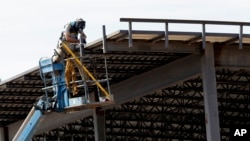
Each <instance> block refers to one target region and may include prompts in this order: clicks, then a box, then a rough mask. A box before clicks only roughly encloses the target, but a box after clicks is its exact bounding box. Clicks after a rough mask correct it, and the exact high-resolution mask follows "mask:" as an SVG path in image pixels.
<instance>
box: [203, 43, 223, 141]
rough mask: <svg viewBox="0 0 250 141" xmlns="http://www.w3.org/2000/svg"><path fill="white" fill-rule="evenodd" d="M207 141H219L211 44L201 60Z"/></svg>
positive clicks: (207, 45)
mask: <svg viewBox="0 0 250 141" xmlns="http://www.w3.org/2000/svg"><path fill="white" fill-rule="evenodd" d="M201 63H202V80H203V91H204V106H205V122H206V133H207V141H220V125H219V112H218V100H217V97H218V96H217V88H216V76H215V67H214V49H213V44H209V43H207V44H206V48H205V51H204V54H203V55H202V59H201Z"/></svg>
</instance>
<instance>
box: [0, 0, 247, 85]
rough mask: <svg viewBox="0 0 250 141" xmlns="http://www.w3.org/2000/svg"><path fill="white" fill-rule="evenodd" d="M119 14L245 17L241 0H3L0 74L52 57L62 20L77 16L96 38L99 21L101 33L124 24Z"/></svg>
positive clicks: (90, 38)
mask: <svg viewBox="0 0 250 141" xmlns="http://www.w3.org/2000/svg"><path fill="white" fill-rule="evenodd" d="M122 17H126V18H161V19H190V20H223V21H242V22H250V19H249V17H250V15H249V4H248V3H247V0H237V1H236V0H5V1H1V4H0V19H1V20H0V41H1V47H0V48H1V51H0V78H1V79H2V80H6V79H9V78H11V77H13V76H15V75H18V74H20V73H22V72H24V71H27V70H29V69H31V68H33V67H36V66H38V61H39V59H40V58H41V57H44V56H47V57H50V56H52V55H53V49H54V48H55V47H56V43H57V40H58V37H59V36H60V33H61V31H62V30H63V27H64V25H65V24H66V23H68V22H70V21H72V20H74V19H76V18H83V19H84V20H85V21H86V22H87V25H86V29H85V33H86V34H87V42H92V41H94V40H96V39H99V38H101V37H102V25H105V26H106V30H107V31H106V32H107V34H109V33H112V32H114V31H116V30H119V29H127V24H126V23H122V22H120V21H119V19H120V18H122ZM153 28H154V27H153Z"/></svg>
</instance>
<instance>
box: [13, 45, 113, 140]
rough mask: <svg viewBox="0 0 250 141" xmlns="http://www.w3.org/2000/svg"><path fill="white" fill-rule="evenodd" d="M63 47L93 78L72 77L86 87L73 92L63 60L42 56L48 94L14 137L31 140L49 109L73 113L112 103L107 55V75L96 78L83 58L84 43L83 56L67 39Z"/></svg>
mask: <svg viewBox="0 0 250 141" xmlns="http://www.w3.org/2000/svg"><path fill="white" fill-rule="evenodd" d="M61 48H62V50H63V51H64V52H66V54H67V55H68V56H69V57H70V58H67V59H66V60H73V61H74V62H75V64H77V65H78V66H80V69H82V70H79V71H84V73H85V74H86V75H87V76H88V77H89V78H90V80H87V79H84V80H72V81H71V82H70V84H74V85H75V87H77V88H82V89H84V95H81V96H72V92H70V90H69V89H68V87H67V85H66V81H65V65H64V63H55V62H54V61H53V57H52V58H41V59H40V60H39V67H40V76H41V79H42V80H43V82H44V88H42V90H43V91H45V94H44V95H43V96H41V97H40V98H39V99H38V102H37V103H36V104H34V106H33V108H32V109H31V111H30V112H29V114H28V116H27V117H26V119H25V120H24V122H23V124H22V125H21V127H20V128H19V130H18V132H17V133H16V135H15V136H14V138H13V141H29V140H31V139H32V137H33V135H34V134H35V132H36V129H37V127H38V126H39V124H40V122H42V120H41V119H42V116H46V114H48V113H50V112H65V113H66V114H70V112H74V111H77V110H83V109H88V108H96V107H101V106H105V105H109V104H112V103H113V97H112V95H111V94H110V88H109V78H108V75H107V63H106V58H104V62H105V72H106V78H105V79H102V80H97V79H96V78H95V77H94V75H93V74H92V73H91V72H90V71H89V70H88V69H87V67H86V66H85V65H84V64H83V62H82V61H81V60H82V58H83V55H82V52H83V51H82V47H80V52H81V53H80V58H79V57H77V56H76V54H75V53H74V52H73V51H71V49H70V48H69V46H68V45H67V43H66V42H62V43H61ZM57 55H58V54H57ZM78 69H79V68H78ZM105 82H106V86H107V90H106V89H105V88H104V87H103V86H102V85H101V83H105ZM90 85H91V86H93V85H95V86H96V89H97V92H98V94H97V95H98V96H97V98H95V99H97V100H95V101H94V100H92V99H91V98H90V96H89V89H88V88H89V86H90ZM51 92H52V94H51Z"/></svg>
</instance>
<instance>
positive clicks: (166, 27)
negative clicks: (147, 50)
mask: <svg viewBox="0 0 250 141" xmlns="http://www.w3.org/2000/svg"><path fill="white" fill-rule="evenodd" d="M168 45H169V39H168V23H167V22H166V23H165V48H167V47H168Z"/></svg>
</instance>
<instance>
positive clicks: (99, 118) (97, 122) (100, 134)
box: [93, 110, 106, 141]
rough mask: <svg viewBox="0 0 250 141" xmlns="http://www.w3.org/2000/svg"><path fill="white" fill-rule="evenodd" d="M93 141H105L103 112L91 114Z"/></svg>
mask: <svg viewBox="0 0 250 141" xmlns="http://www.w3.org/2000/svg"><path fill="white" fill-rule="evenodd" d="M93 119H94V121H93V122H94V130H95V141H106V130H105V111H98V110H95V111H94V114H93Z"/></svg>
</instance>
